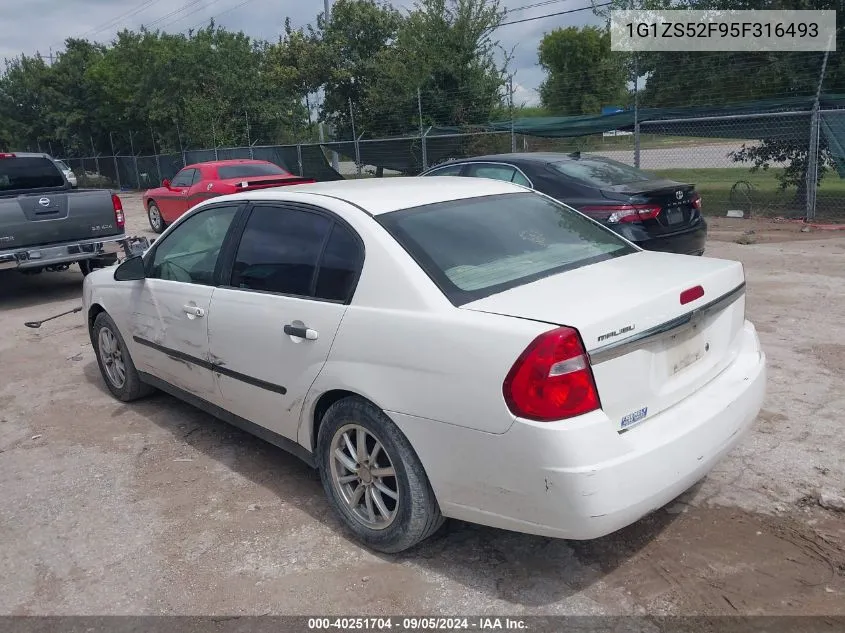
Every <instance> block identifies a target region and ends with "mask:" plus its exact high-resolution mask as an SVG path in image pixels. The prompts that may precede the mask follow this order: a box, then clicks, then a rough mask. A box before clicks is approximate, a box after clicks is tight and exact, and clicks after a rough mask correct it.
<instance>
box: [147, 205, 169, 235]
mask: <svg viewBox="0 0 845 633" xmlns="http://www.w3.org/2000/svg"><path fill="white" fill-rule="evenodd" d="M147 218H148V219H149V221H150V228H152V230H153V231H155V232H156V233H161V232H162V231H164V228H165V224H164V218H163V217H162V216H161V209H159V208H158V205H157V204H156V203H155V202H152V201H150V203H149V204H148V205H147Z"/></svg>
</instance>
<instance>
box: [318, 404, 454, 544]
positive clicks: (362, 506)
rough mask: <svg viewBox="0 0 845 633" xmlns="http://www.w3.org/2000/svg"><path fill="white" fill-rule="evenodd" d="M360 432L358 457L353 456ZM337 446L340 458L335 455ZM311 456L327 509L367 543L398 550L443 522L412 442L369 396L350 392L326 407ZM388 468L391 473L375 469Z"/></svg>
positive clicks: (434, 529)
mask: <svg viewBox="0 0 845 633" xmlns="http://www.w3.org/2000/svg"><path fill="white" fill-rule="evenodd" d="M362 432H363V435H362ZM362 437H363V438H364V442H363V444H364V446H365V447H366V451H365V453H364V454H363V455H364V459H363V460H362V459H358V458H357V456H358V455H360V454H359V453H358V446H359V445H360V439H361V438H362ZM347 440H348V442H351V444H350V443H348V442H347ZM376 443H378V444H379V445H380V447H381V448H380V450H376V449H375V444H376ZM353 448H354V449H355V452H354V453H353ZM338 449H340V450H341V451H342V452H343V456H344V458H345V462H342V461H341V460H340V459H338V458H337V457H335V454H336V451H337V450H338ZM353 455H354V456H356V466H358V467H359V468H358V469H357V471H356V472H355V473H354V474H353V471H352V470H351V469H350V468H349V467H348V466H352V464H351V463H349V462H350V461H351V460H350V457H352V456H353ZM316 461H317V468H318V470H319V473H320V479H321V481H322V483H323V489H324V491H325V493H326V496H327V497H328V499H329V503H330V505H331V506H332V509H333V510H334V512H335V514H336V515H337V516H338V517H339V518H340V520H341V522H342V523H343V525H344V527H346V529H347V530H349V531H350V532H351V533H352V534H353V535H354V536H355V537H356V538H357V539H358V540H360V541H361V542H362V543H364V545H366V546H367V547H369V548H371V549H373V550H376V551H379V552H384V553H388V554H395V553H397V552H402V551H404V550H407V549H409V548H411V547H413V546H414V545H416V544H418V543H420V542H421V541H423V540H425V539H426V538H428V537H429V536H431V535H432V534H434V532H436V531H437V529H438V528H439V527H440V526H441V525H443V521H444V519H443V516H442V515H441V513H440V507H439V506H438V504H437V499H436V497H435V496H434V491H433V490H432V488H431V484H430V483H429V481H428V477H427V475H426V474H425V470H424V469H423V466H422V463H421V462H420V460H419V458H418V457H417V454H416V452H415V451H414V449H413V447H412V446H411V443H410V442H409V441H408V439H407V438H406V437H405V436H404V435H403V434H402V432H401V431H400V430H399V428H398V427H397V426H396V425H395V424H394V423H393V422H392V421H391V420H390V418H388V417H387V415H385V414H384V413H383V412H382V411H380V410H379V409H378V408H377V407H376V406H375V405H373V404H372V403H371V402H368V401H366V400H364V399H362V398H358V397H349V398H344V399H342V400H339V401H338V402H335V403H334V404H333V405H332V406H331V407H329V409H328V411H326V414H325V416H324V417H323V419H322V422H321V424H320V429H319V432H318V434H317V460H316ZM344 463H346V464H348V466H344ZM362 464H363V469H362V468H360V466H361V465H362ZM391 469H392V470H393V472H394V473H395V474H394V475H393V476H391V475H389V474H383V475H378V473H379V472H382V473H388V472H389V471H390V470H391ZM370 470H372V472H370ZM350 478H351V479H352V481H347V480H349V479H350ZM359 488H362V489H363V492H361V493H359ZM391 494H395V495H396V498H395V500H394V499H393V497H392V496H391ZM356 496H357V502H356ZM384 510H387V512H386V513H385V512H384ZM391 513H392V517H391V516H390V515H391Z"/></svg>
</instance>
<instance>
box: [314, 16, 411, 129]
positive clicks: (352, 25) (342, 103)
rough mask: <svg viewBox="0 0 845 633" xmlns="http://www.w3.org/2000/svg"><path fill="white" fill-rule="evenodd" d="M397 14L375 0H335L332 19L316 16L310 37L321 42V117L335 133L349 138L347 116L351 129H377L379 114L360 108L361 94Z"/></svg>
mask: <svg viewBox="0 0 845 633" xmlns="http://www.w3.org/2000/svg"><path fill="white" fill-rule="evenodd" d="M402 20H403V18H402V16H401V14H400V13H399V12H398V11H397V10H396V9H394V8H393V7H392V6H391V5H389V4H386V3H381V2H377V1H376V0H338V2H336V3H335V4H334V6H333V7H332V16H331V22H330V23H328V24H326V20H325V16H322V15H321V16H320V17H318V19H317V29H316V30H315V37H316V38H317V39H318V40H319V42H320V47H321V48H322V51H321V53H320V55H322V56H324V57H322V59H326V60H328V63H327V64H326V65H325V66H323V65H321V66H320V70H321V71H323V72H325V82H324V91H325V96H324V99H323V104H322V106H321V118H322V119H323V120H324V121H327V122H328V123H330V124H331V125H333V126H334V128H335V134H336V136H337V137H338V138H343V139H351V138H352V116H353V115H351V114H350V102H351V104H352V108H353V113H354V117H355V125H356V127H357V130H356V133H357V134H359V135H360V134H361V132H362V131H365V130H370V131H372V130H373V129H377V126H378V121H379V117H378V116H377V115H376V116H373V114H375V113H370V112H368V111H367V110H365V109H363V108H362V103H363V101H364V95H365V94H366V92H367V90H368V89H369V87H370V85H371V84H372V83H373V81H374V80H375V79H374V78H375V76H376V74H377V73H378V71H379V67H378V63H377V60H378V59H379V57H380V54H381V53H382V51H383V50H384V49H385V48H387V47H388V46H389V45H391V44H393V42H394V41H395V39H396V34H397V32H398V30H399V26H400V25H401V23H402Z"/></svg>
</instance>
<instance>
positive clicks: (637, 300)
mask: <svg viewBox="0 0 845 633" xmlns="http://www.w3.org/2000/svg"><path fill="white" fill-rule="evenodd" d="M84 313H85V315H86V318H87V327H88V328H89V330H90V334H91V342H92V344H93V346H94V349H95V350H96V355H97V359H98V362H99V366H100V370H101V372H102V376H103V379H104V381H105V383H106V385H107V386H108V388H109V390H110V391H111V393H112V394H113V395H114V396H115V397H116V398H117V399H119V400H122V401H124V402H128V401H131V400H135V399H137V398H140V397H142V396H145V395H147V394H149V393H151V392H152V391H153V390H155V389H159V390H161V391H164V392H167V393H169V394H171V395H174V396H176V397H177V398H181V399H183V400H185V401H187V402H189V403H191V404H193V405H195V406H197V407H200V408H201V409H204V410H205V411H207V412H209V413H211V414H212V415H214V416H216V417H218V418H221V419H222V420H225V421H227V422H229V423H231V424H234V425H237V426H239V427H241V428H244V429H246V430H247V431H249V432H251V433H253V434H255V435H257V436H259V437H261V438H263V439H265V440H267V441H269V442H271V443H273V444H275V445H277V446H280V447H282V448H285V449H287V450H289V451H290V452H292V453H294V454H295V455H297V456H299V457H300V458H302V459H303V460H305V461H306V462H307V463H309V464H311V465H312V466H314V467H315V468H316V469H317V470H318V471H319V474H320V477H321V479H322V483H323V487H324V490H325V494H326V496H327V497H328V500H329V504H330V505H331V507H332V508H333V509H334V511H335V512H336V514H337V516H338V517H339V518H340V520H341V521H342V523H343V524H344V525H345V526H346V528H348V530H349V531H350V532H351V533H352V534H353V535H354V536H356V537H357V538H358V539H359V540H360V541H362V542H363V543H364V544H365V545H367V546H369V547H370V548H373V549H375V550H379V551H383V552H399V551H402V550H405V549H407V548H409V547H412V546H413V545H415V544H416V543H419V542H420V541H422V540H423V539H425V538H426V537H428V536H429V535H431V534H432V533H433V532H434V531H436V530H437V529H438V527H439V526H440V525H441V523H442V522H443V520H444V518H445V517H453V518H456V519H462V520H465V521H470V522H475V523H480V524H484V525H489V526H494V527H498V528H504V529H509V530H516V531H520V532H527V533H532V534H539V535H546V536H552V537H561V538H568V539H591V538H595V537H599V536H602V535H605V534H608V533H610V532H613V531H615V530H618V529H620V528H622V527H624V526H626V525H628V524H630V523H632V522H634V521H636V520H637V519H639V518H640V517H642V516H644V515H646V514H647V513H649V512H651V511H653V510H655V509H657V508H659V507H661V506H663V505H664V504H666V503H668V502H669V501H671V500H672V499H673V498H675V497H676V496H677V495H679V494H680V493H682V492H683V491H685V490H686V489H688V488H689V487H690V486H692V485H693V484H694V483H695V482H696V481H698V480H700V479H701V478H702V477H704V476H705V475H706V474H707V473H708V472H709V471H710V470H711V469H712V468H713V467H714V465H715V464H716V463H717V462H718V461H719V459H720V458H721V457H722V456H723V455H725V453H726V452H728V451H729V450H730V449H731V448H732V447H733V446H734V445H736V444H737V442H738V441H739V440H740V438H741V437H742V435H743V432H744V431H745V430H746V429H747V428H748V427H749V426H750V424H751V423H752V421H753V420H754V418H755V417H756V415H757V413H758V411H759V409H760V407H761V403H762V400H763V396H764V392H765V382H766V363H765V356H764V353H763V352H762V351H761V349H760V344H759V340H758V337H757V334H756V331H755V329H754V326H753V325H752V324H751V323H749V322H748V321H747V320H746V319H745V277H744V271H743V267H742V265H741V264H740V263H738V262H733V261H725V260H719V259H712V258H707V257H689V256H686V255H675V254H670V253H659V252H650V251H643V250H641V249H640V248H638V247H636V246H634V245H633V244H631V243H630V242H628V241H626V240H625V239H624V238H622V237H621V236H619V235H617V234H616V233H614V232H612V231H611V230H609V229H608V228H606V227H604V226H602V225H601V224H599V223H597V222H595V221H594V220H592V219H590V218H588V217H586V216H584V215H582V214H580V213H578V212H577V211H574V210H573V209H571V208H570V207H567V206H565V205H563V204H561V203H559V202H557V201H555V200H553V199H552V198H550V197H548V196H545V195H543V194H540V193H536V192H532V191H528V190H526V189H525V188H523V187H519V186H517V185H513V184H511V183H506V182H500V181H494V180H481V179H470V178H451V177H441V178H437V177H425V178H410V179H388V180H381V179H372V180H358V181H340V182H332V183H319V184H311V185H295V186H290V187H284V188H279V189H272V190H263V191H250V192H244V193H239V194H234V195H228V196H222V197H220V198H215V199H213V200H209V201H207V202H205V203H202V204H200V205H198V206H197V207H196V208H194V209H193V210H191V211H189V212H188V213H187V214H186V215H184V216H182V217H181V218H179V220H177V221H176V222H175V223H174V224H173V225H172V226H170V227H169V228H168V229H167V230H165V232H164V233H163V235H162V236H161V237H160V238H159V239H158V240H157V241H156V242H155V243H154V244H153V246H152V247H151V248H150V249H149V250H147V251H146V252H145V254H144V255H143V256H142V257H136V258H132V259H127V260H126V261H125V262H123V263H122V264H121V265H120V266H118V267H116V268H115V267H112V268H110V269H103V270H99V271H96V272H94V273H92V274H91V275H89V276H88V277H87V278H86V279H85V282H84Z"/></svg>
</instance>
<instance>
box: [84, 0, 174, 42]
mask: <svg viewBox="0 0 845 633" xmlns="http://www.w3.org/2000/svg"><path fill="white" fill-rule="evenodd" d="M160 1H161V0H144V2H142V3H141V4H139V5H138V6H136V7H135V8H134V9H130V10H129V11H125V12H124V13H121V14H120V15H118V16H115V17H113V18H112V19H111V20H108V21H107V22H103V23H102V24H101V25H100V26H96V27H94V28H93V29H90V30H89V31H86V32H85V33H83V34H82V35H80V36H79V37H80V39H81V38H84V37H86V36H88V35H96V34H97V33H99V32H101V31H104V30H106V29H108V28H111V27H113V26H115V25H116V24H117V23H118V22H120V21H121V20H124V19H126V18H131V17H132V16H134V15H138V14H139V13H141V11H144V10H146V9H149V8H150V7H151V6H152V5H154V4H156V3H157V2H160Z"/></svg>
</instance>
